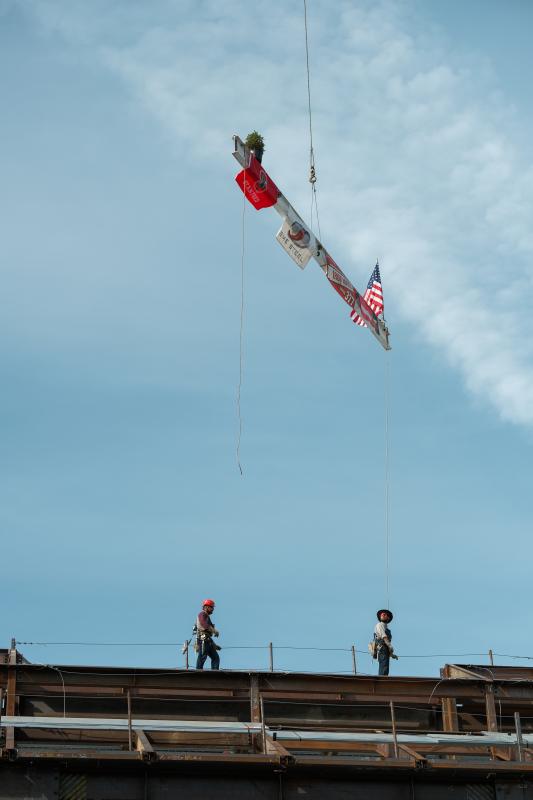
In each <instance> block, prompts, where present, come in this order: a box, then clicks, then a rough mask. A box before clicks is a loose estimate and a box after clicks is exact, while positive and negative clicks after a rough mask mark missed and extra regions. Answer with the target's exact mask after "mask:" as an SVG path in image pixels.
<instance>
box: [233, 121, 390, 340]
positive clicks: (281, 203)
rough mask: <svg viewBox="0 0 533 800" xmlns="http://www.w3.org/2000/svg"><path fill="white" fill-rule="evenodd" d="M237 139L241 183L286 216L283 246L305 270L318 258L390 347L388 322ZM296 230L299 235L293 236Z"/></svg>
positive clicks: (258, 203) (262, 204) (261, 204)
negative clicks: (365, 298)
mask: <svg viewBox="0 0 533 800" xmlns="http://www.w3.org/2000/svg"><path fill="white" fill-rule="evenodd" d="M233 140H234V143H235V146H234V150H233V155H234V157H235V158H236V160H237V161H238V162H239V164H240V165H241V167H242V168H243V170H244V172H243V173H239V175H238V176H237V178H236V180H237V183H238V184H239V186H240V187H241V189H242V191H243V192H244V194H245V195H246V197H247V199H248V200H249V201H250V203H251V204H252V205H253V206H254V207H255V208H256V209H257V210H260V209H262V208H270V207H272V208H274V210H275V211H277V212H278V214H279V215H280V216H281V217H282V218H283V224H282V227H281V229H280V231H279V232H278V234H277V237H276V238H277V240H278V241H279V243H280V244H281V246H282V247H283V249H284V250H285V251H286V252H287V253H288V255H289V256H290V257H291V258H292V259H293V261H295V263H296V264H298V266H299V267H301V268H302V269H304V268H305V267H306V265H307V263H308V261H309V259H310V258H314V260H315V261H316V262H317V264H318V265H319V267H320V268H321V270H322V271H323V272H324V274H325V276H326V278H327V279H328V281H329V282H330V284H331V285H332V286H333V288H334V289H335V291H336V292H337V293H338V294H339V295H340V296H341V297H342V299H343V300H344V302H345V303H347V304H348V305H349V306H350V308H351V309H353V311H354V312H356V313H357V314H358V315H359V316H360V317H361V318H362V319H363V320H364V321H365V323H366V325H367V327H368V329H369V330H370V332H371V333H372V334H373V335H374V336H375V337H376V339H377V340H378V342H379V343H380V344H381V346H382V347H384V348H385V350H390V349H391V348H390V344H389V331H388V329H387V326H386V325H385V322H384V321H383V320H382V319H380V318H379V317H378V316H377V315H376V314H375V313H374V311H373V310H372V309H371V307H370V306H369V305H368V303H367V302H366V301H365V300H364V299H363V297H362V296H361V294H360V293H359V292H358V291H357V289H356V288H355V286H354V285H353V283H352V282H351V281H350V280H349V278H348V277H347V276H346V275H345V274H344V272H343V271H342V269H341V268H340V267H339V266H338V264H336V263H335V261H334V260H333V258H332V257H331V255H330V254H329V253H328V251H327V250H326V248H325V247H324V245H323V244H322V242H320V241H319V239H318V238H317V237H316V236H315V234H314V233H313V231H312V230H311V228H310V227H309V225H307V224H306V223H305V222H304V221H303V219H302V218H301V216H300V215H299V214H298V212H297V211H296V210H295V208H294V207H293V206H292V205H291V204H290V203H289V201H288V200H287V198H286V197H285V195H284V194H283V192H282V191H281V190H280V189H278V187H277V185H276V184H275V183H274V181H273V180H272V178H271V177H270V175H269V174H268V173H267V171H266V170H265V169H264V167H263V166H262V164H261V163H260V162H259V161H258V160H257V159H256V157H255V155H254V154H253V153H252V151H251V150H249V149H248V148H247V147H246V145H245V144H244V142H243V141H242V139H240V137H239V136H234V137H233ZM295 231H296V232H297V233H296V235H291V234H294V232H295Z"/></svg>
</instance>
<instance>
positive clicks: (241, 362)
mask: <svg viewBox="0 0 533 800" xmlns="http://www.w3.org/2000/svg"><path fill="white" fill-rule="evenodd" d="M244 180H245V182H246V169H245V170H244ZM245 223H246V195H245V194H244V193H243V196H242V226H241V229H242V233H241V313H240V324H239V383H238V386H237V446H236V457H237V466H238V467H239V472H240V473H241V475H243V474H244V473H243V471H242V465H241V438H242V414H241V390H242V379H243V366H244V288H245V283H244V266H245V260H244V255H245V241H246V239H245V233H246V225H245Z"/></svg>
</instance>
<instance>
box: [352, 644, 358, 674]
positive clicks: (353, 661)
mask: <svg viewBox="0 0 533 800" xmlns="http://www.w3.org/2000/svg"><path fill="white" fill-rule="evenodd" d="M352 667H353V674H354V675H357V663H356V661H355V645H354V644H352Z"/></svg>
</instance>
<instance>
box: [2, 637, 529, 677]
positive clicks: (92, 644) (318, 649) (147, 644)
mask: <svg viewBox="0 0 533 800" xmlns="http://www.w3.org/2000/svg"><path fill="white" fill-rule="evenodd" d="M16 643H17V644H18V645H25V646H28V647H182V645H183V642H94V641H93V642H90V641H88V642H75V641H72V642H40V641H23V640H21V639H17V640H16ZM355 648H356V651H357V654H358V655H359V656H361V655H364V656H368V657H369V658H371V655H370V653H368V651H367V649H366V647H362V646H359V645H355ZM268 649H269V645H224V650H268ZM274 650H309V651H316V652H332V653H333V652H339V653H349V652H351V648H350V647H314V646H296V645H274ZM493 655H495V656H498V657H500V658H515V659H526V660H533V656H523V655H510V654H505V653H496V652H494V653H493ZM472 657H476V658H486V657H487V653H406V654H402V655H401V656H400V658H472ZM44 666H47V665H44ZM476 666H477V667H478V668H482V669H485V670H487V671H488V672H491V671H492V669H491V667H490V666H486V665H484V664H477V665H476Z"/></svg>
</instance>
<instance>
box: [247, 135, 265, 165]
mask: <svg viewBox="0 0 533 800" xmlns="http://www.w3.org/2000/svg"><path fill="white" fill-rule="evenodd" d="M244 144H245V145H246V147H247V148H248V149H249V150H253V153H254V155H255V157H256V158H257V160H258V161H259V162H261V160H262V158H263V152H264V150H265V142H264V140H263V137H262V136H261V134H260V133H257V131H252V132H251V133H249V134H248V136H247V137H246V141H245V143H244Z"/></svg>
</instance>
